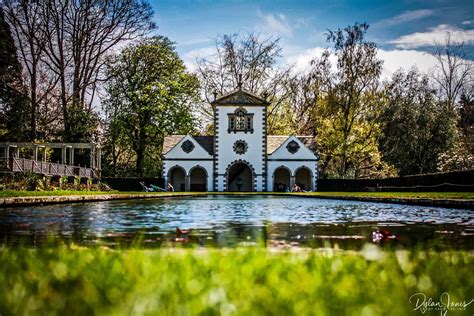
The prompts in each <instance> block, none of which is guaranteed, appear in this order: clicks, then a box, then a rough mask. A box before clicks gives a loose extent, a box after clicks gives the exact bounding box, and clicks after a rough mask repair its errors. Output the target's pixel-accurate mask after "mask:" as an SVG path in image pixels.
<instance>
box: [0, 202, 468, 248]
mask: <svg viewBox="0 0 474 316" xmlns="http://www.w3.org/2000/svg"><path fill="white" fill-rule="evenodd" d="M177 227H179V228H180V229H181V230H190V231H188V232H186V231H184V232H183V233H179V232H177V231H176V228H177ZM377 230H379V231H388V232H390V234H393V235H394V236H395V235H396V236H397V238H396V239H393V240H387V241H386V242H385V244H386V245H394V246H397V247H398V246H400V247H417V246H421V247H425V248H426V247H434V248H437V249H446V248H456V249H470V250H472V249H474V211H472V210H462V209H448V208H435V207H423V206H409V205H397V204H384V203H370V202H357V201H343V200H325V199H316V198H302V197H278V196H264V195H262V196H254V195H248V196H206V197H195V198H163V199H146V200H128V201H109V202H94V203H82V204H63V205H47V206H33V207H24V208H4V209H2V210H0V242H1V243H6V244H19V243H20V244H26V245H36V244H40V243H44V242H46V241H48V242H51V241H57V240H60V241H66V242H74V243H77V244H81V245H93V244H103V245H106V246H117V245H120V246H127V245H130V244H134V243H137V242H139V243H140V244H141V245H142V246H149V247H157V246H177V245H179V246H181V245H185V246H198V247H233V246H236V245H254V244H260V245H265V246H267V247H282V248H288V247H315V248H319V247H339V248H343V249H359V248H360V247H362V246H363V245H364V243H366V242H371V241H372V233H373V232H374V231H377Z"/></svg>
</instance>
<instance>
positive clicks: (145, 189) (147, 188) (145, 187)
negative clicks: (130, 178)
mask: <svg viewBox="0 0 474 316" xmlns="http://www.w3.org/2000/svg"><path fill="white" fill-rule="evenodd" d="M138 183H140V185H141V187H142V189H143V191H144V192H152V191H153V189H152V188H151V187H147V186H146V184H145V183H143V182H142V181H140V182H138Z"/></svg>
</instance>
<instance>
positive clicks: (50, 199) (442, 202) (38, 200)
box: [0, 192, 474, 210]
mask: <svg viewBox="0 0 474 316" xmlns="http://www.w3.org/2000/svg"><path fill="white" fill-rule="evenodd" d="M212 195H219V193H217V192H216V193H212V194H207V193H205V192H203V193H191V194H189V193H161V194H136V193H134V194H126V193H124V194H101V195H61V196H59V195H57V196H24V197H8V198H1V199H0V207H14V206H30V205H45V204H61V203H81V202H82V203H84V202H100V201H112V200H132V199H162V198H180V197H203V196H212ZM223 195H226V194H225V193H224V194H223ZM232 195H237V196H238V195H241V196H242V195H249V196H258V195H259V194H245V193H241V194H232ZM262 195H265V196H269V195H270V196H289V197H303V198H314V199H330V200H350V201H360V202H377V203H392V204H407V205H420V206H434V207H448V208H461V209H470V210H474V200H467V199H427V198H388V197H358V196H331V195H305V194H285V193H283V194H282V193H279V194H271V193H265V194H262Z"/></svg>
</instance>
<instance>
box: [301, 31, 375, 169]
mask: <svg viewBox="0 0 474 316" xmlns="http://www.w3.org/2000/svg"><path fill="white" fill-rule="evenodd" d="M368 27H369V26H368V25H367V24H365V23H362V24H358V23H356V24H354V25H353V26H348V27H346V28H344V29H338V30H336V31H329V33H328V35H327V41H328V42H329V43H331V44H332V45H333V47H332V50H330V49H326V50H325V51H324V53H323V54H322V56H321V57H320V58H316V59H314V60H313V61H312V69H311V72H310V74H309V76H308V77H307V78H306V80H305V88H304V89H303V91H302V93H303V97H302V98H301V100H302V101H303V104H302V106H299V112H300V113H303V116H302V118H303V117H306V119H303V120H301V121H303V122H305V126H304V127H305V129H309V131H313V132H314V133H315V134H316V137H317V142H318V144H319V148H320V153H321V167H322V169H323V170H322V171H323V173H327V174H329V175H330V176H334V177H343V178H351V177H356V178H357V177H361V176H367V175H369V174H370V173H368V171H370V170H374V169H376V168H378V167H379V166H378V164H379V163H380V156H379V154H378V150H377V135H378V130H379V125H378V123H377V120H376V118H377V116H378V115H379V113H380V109H381V105H382V98H381V94H380V89H379V87H378V85H379V77H380V74H381V71H382V61H381V60H379V59H378V58H377V47H376V45H375V43H373V42H369V41H366V40H365V34H366V32H367V29H368ZM331 55H333V56H335V58H336V60H337V63H336V65H335V67H334V68H335V69H334V68H333V66H332V64H331V61H330V57H331Z"/></svg>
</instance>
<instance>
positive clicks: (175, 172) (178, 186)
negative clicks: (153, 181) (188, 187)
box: [168, 166, 186, 192]
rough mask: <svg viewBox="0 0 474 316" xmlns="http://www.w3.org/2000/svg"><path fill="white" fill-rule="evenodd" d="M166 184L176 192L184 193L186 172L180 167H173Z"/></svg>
mask: <svg viewBox="0 0 474 316" xmlns="http://www.w3.org/2000/svg"><path fill="white" fill-rule="evenodd" d="M168 182H169V183H171V185H172V186H173V188H174V190H175V191H176V192H180V191H185V183H186V172H185V171H184V169H183V168H181V167H178V166H176V167H173V168H171V169H170V171H169V175H168Z"/></svg>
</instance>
